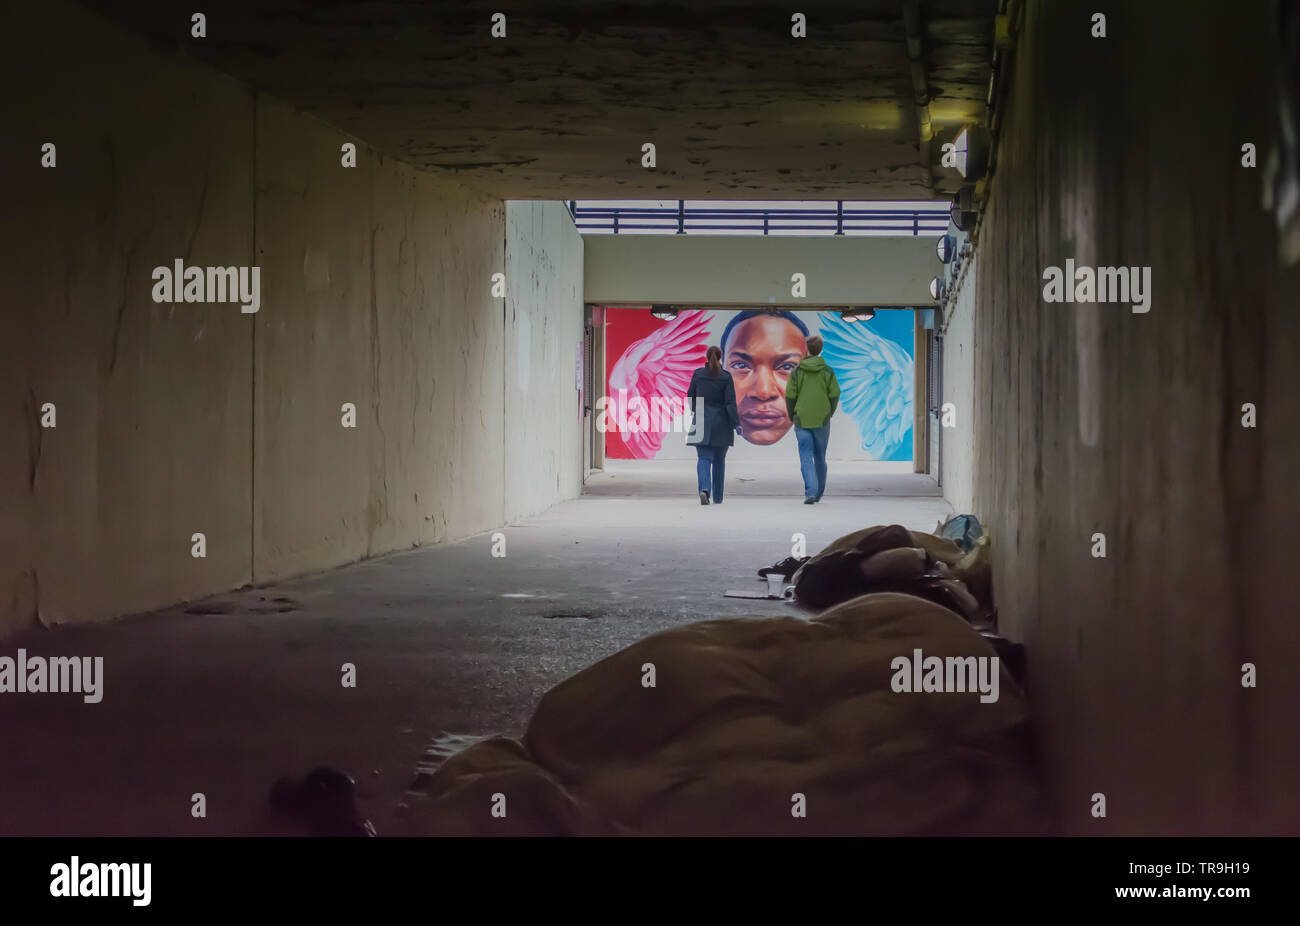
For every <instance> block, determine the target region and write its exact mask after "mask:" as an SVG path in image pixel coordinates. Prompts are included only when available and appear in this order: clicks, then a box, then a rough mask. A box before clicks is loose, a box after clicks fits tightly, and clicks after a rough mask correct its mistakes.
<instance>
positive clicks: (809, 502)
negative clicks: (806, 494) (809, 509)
mask: <svg viewBox="0 0 1300 926" xmlns="http://www.w3.org/2000/svg"><path fill="white" fill-rule="evenodd" d="M803 503H804V504H805V505H815V504H817V499H815V498H805V499H804V500H803Z"/></svg>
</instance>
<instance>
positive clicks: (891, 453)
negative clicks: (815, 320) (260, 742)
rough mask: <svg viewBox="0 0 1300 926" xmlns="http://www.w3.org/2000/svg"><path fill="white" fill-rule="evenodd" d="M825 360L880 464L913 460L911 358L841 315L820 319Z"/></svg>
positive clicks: (867, 327)
mask: <svg viewBox="0 0 1300 926" xmlns="http://www.w3.org/2000/svg"><path fill="white" fill-rule="evenodd" d="M819 321H820V327H821V336H822V340H824V341H825V342H826V346H825V347H823V348H822V356H823V357H825V358H826V362H827V363H828V364H830V367H831V369H832V370H834V371H835V376H836V378H837V379H838V380H839V381H840V407H841V408H842V409H843V410H844V411H845V412H846V413H847V414H848V416H849V417H850V418H852V419H853V422H854V423H855V424H856V425H857V426H858V433H859V434H861V435H862V449H863V450H865V451H867V452H868V453H870V454H871V456H872V458H873V459H876V460H897V459H909V460H910V459H911V458H912V446H911V445H912V440H911V438H912V357H911V355H910V354H908V353H907V351H905V350H903V348H902V347H900V346H899V345H898V344H896V343H895V342H893V341H891V340H889V339H888V338H885V337H882V336H881V335H879V334H878V333H876V332H875V331H872V330H871V327H870V325H869V323H868V322H846V321H844V319H842V318H841V317H840V316H839V314H838V313H834V312H823V313H821V314H820V316H819Z"/></svg>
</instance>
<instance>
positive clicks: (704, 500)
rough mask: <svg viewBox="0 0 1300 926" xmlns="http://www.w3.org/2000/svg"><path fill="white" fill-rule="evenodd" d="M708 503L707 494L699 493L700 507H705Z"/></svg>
mask: <svg viewBox="0 0 1300 926" xmlns="http://www.w3.org/2000/svg"><path fill="white" fill-rule="evenodd" d="M708 503H709V493H708V492H701V493H700V504H701V505H707V504H708Z"/></svg>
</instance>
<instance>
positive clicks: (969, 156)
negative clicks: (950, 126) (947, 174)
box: [952, 125, 989, 180]
mask: <svg viewBox="0 0 1300 926" xmlns="http://www.w3.org/2000/svg"><path fill="white" fill-rule="evenodd" d="M952 145H953V155H954V156H955V159H956V162H957V163H956V167H957V173H959V174H961V175H962V177H964V178H965V179H967V180H978V179H979V178H980V177H983V176H984V172H985V171H986V170H988V167H989V145H988V133H987V132H985V131H984V129H983V127H981V126H978V125H968V126H967V127H966V128H964V129H962V130H961V131H960V132H958V133H957V137H956V138H954V139H953V141H952Z"/></svg>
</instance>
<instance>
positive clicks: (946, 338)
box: [931, 253, 979, 512]
mask: <svg viewBox="0 0 1300 926" xmlns="http://www.w3.org/2000/svg"><path fill="white" fill-rule="evenodd" d="M978 267H979V255H978V253H976V254H975V255H974V256H973V257H972V258H970V259H969V260H968V261H967V263H966V266H965V271H964V275H963V276H962V278H961V282H960V285H959V286H958V288H957V289H956V291H955V292H954V294H953V298H952V300H951V301H950V302H949V303H948V306H947V309H946V312H945V319H944V321H943V322H942V323H941V324H942V325H943V332H942V333H943V375H942V378H941V379H942V384H943V398H942V400H941V401H940V405H941V406H942V405H943V404H944V403H948V402H951V403H952V404H953V406H954V409H953V413H954V422H953V425H952V427H947V428H945V427H943V424H942V416H940V418H939V419H937V420H936V419H934V418H932V419H931V420H932V421H933V422H934V423H935V425H936V426H935V427H932V428H931V433H932V434H934V437H935V440H941V441H943V453H942V460H936V463H937V464H938V465H939V466H940V467H941V468H942V479H941V482H942V483H943V497H944V498H946V499H947V500H948V503H949V504H951V505H952V509H953V511H956V512H970V511H972V510H973V509H974V506H975V498H974V478H975V473H974V463H975V428H974V423H975V420H974V419H975V415H974V412H975V356H976V350H977V345H976V343H975V324H974V322H975V293H976V289H977V287H978V282H977V281H978V279H979V272H978ZM937 455H938V454H937V453H935V454H932V458H934V457H937ZM932 471H933V470H932Z"/></svg>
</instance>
